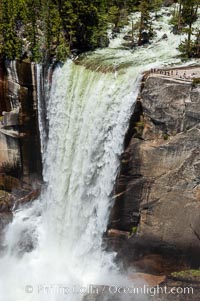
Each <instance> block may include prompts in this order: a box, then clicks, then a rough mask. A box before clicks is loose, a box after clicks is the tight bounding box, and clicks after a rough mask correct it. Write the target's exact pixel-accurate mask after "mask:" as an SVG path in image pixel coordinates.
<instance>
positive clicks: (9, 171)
mask: <svg viewBox="0 0 200 301" xmlns="http://www.w3.org/2000/svg"><path fill="white" fill-rule="evenodd" d="M37 120H38V119H37V83H36V66H35V65H34V64H31V63H27V62H21V61H11V62H8V61H0V190H1V192H0V212H1V215H0V219H3V214H5V216H7V214H8V213H9V214H11V211H12V208H13V206H14V204H16V202H18V204H19V203H24V202H25V201H30V200H32V199H33V197H37V196H38V193H36V192H35V191H37V190H38V189H39V188H40V185H41V184H40V183H41V181H42V175H41V173H42V168H41V153H40V137H39V130H38V121H37ZM24 189H26V193H25V195H26V196H24V199H21V200H20V198H22V196H21V192H22V191H24ZM3 194H4V196H3ZM0 222H1V221H0ZM0 231H1V229H0Z"/></svg>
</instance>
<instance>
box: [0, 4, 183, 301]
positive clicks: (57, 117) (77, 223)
mask: <svg viewBox="0 0 200 301" xmlns="http://www.w3.org/2000/svg"><path fill="white" fill-rule="evenodd" d="M169 18H170V17H169V16H168V9H163V10H162V17H161V18H160V20H159V21H158V22H156V23H155V22H154V23H155V24H156V25H155V24H154V27H155V29H154V30H155V31H157V36H156V38H155V39H154V41H153V43H151V44H150V45H148V46H143V47H141V48H139V49H135V50H128V49H123V48H122V47H121V43H122V36H123V35H124V34H125V31H128V30H130V28H129V27H128V26H127V28H125V30H124V33H123V35H122V34H121V35H119V37H117V38H116V39H114V40H112V41H111V43H110V47H109V48H107V49H103V50H97V51H96V52H94V53H93V54H89V55H88V56H87V57H84V58H83V59H82V60H81V62H80V64H75V63H73V62H72V61H67V62H66V63H65V64H64V66H63V67H58V68H57V69H56V70H55V71H54V74H53V80H52V86H51V91H50V96H49V99H48V100H47V104H46V107H47V118H48V124H49V133H48V139H47V144H46V145H45V146H44V149H43V176H44V181H45V187H44V189H43V191H42V194H41V196H40V199H38V200H37V201H35V202H34V204H33V205H32V206H31V207H26V208H23V209H21V210H18V211H17V212H16V213H15V214H14V219H13V222H12V223H11V224H10V225H9V227H8V229H7V231H6V234H5V243H4V245H5V248H6V252H5V255H4V256H3V258H1V260H0V266H1V270H3V271H4V272H3V274H1V276H0V278H1V279H0V280H1V282H0V299H1V300H3V301H29V300H31V301H32V300H34V301H47V300H48V301H49V300H52V301H63V300H70V301H79V300H81V299H82V297H83V294H81V293H77V292H76V293H74V292H73V291H72V288H73V287H76V288H77V289H78V288H81V287H82V286H87V285H88V284H103V285H104V284H105V285H114V284H120V285H125V284H126V279H125V277H123V275H120V272H119V271H118V268H117V266H116V265H115V263H114V258H115V254H113V253H107V252H105V251H104V250H103V249H102V236H103V233H104V232H105V231H106V227H107V222H108V217H109V212H110V208H111V206H112V205H113V200H112V197H111V193H112V190H113V186H114V182H115V178H116V175H117V170H118V166H119V156H120V154H121V153H122V151H123V140H124V136H125V132H126V129H127V126H128V122H129V118H130V116H131V112H132V109H133V106H134V102H135V100H136V98H137V95H138V93H139V88H140V80H141V77H142V72H143V71H145V70H148V69H150V68H154V67H159V66H166V65H169V64H178V63H180V59H179V58H178V50H177V46H178V45H179V43H180V39H181V37H180V36H175V35H173V34H172V33H171V27H170V25H169V24H168V21H169ZM130 26H131V22H130ZM164 34H167V36H168V38H167V39H161V38H162V36H163V35H164ZM85 66H87V68H85ZM38 70H40V68H39V67H38ZM106 71H107V72H106ZM38 72H39V71H38ZM38 78H39V77H38ZM38 101H39V110H41V109H42V106H41V104H40V102H41V101H42V100H41V99H40V98H38ZM40 114H41V112H40ZM40 132H41V136H42V137H41V140H42V142H43V144H45V143H44V139H43V138H44V137H43V135H44V130H43V129H42V124H40ZM29 248H30V250H29ZM32 248H33V250H32ZM27 250H29V252H27ZM58 287H61V288H62V287H68V288H69V291H70V293H67V294H64V291H63V290H62V289H61V290H59V289H58Z"/></svg>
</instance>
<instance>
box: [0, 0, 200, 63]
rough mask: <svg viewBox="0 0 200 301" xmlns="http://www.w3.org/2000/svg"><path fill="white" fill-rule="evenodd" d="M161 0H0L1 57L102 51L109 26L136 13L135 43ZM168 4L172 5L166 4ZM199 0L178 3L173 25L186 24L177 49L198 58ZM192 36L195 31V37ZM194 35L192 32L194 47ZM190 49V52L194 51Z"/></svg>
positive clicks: (147, 30)
mask: <svg viewBox="0 0 200 301" xmlns="http://www.w3.org/2000/svg"><path fill="white" fill-rule="evenodd" d="M164 2H165V1H164V0H151V1H147V0H125V1H124V0H110V1H106V0H95V1H94V0H71V1H70V0H2V1H1V3H0V57H1V58H8V59H14V58H19V59H29V60H32V61H46V60H51V59H53V58H56V59H57V60H59V61H62V60H65V58H66V57H67V56H68V55H70V54H71V53H74V52H75V53H80V52H84V51H89V50H94V49H95V48H97V47H106V46H107V45H108V43H109V41H108V37H107V29H108V24H112V30H113V33H116V32H119V30H120V28H121V27H122V26H123V25H124V24H125V23H126V22H127V17H128V14H129V13H130V12H132V11H135V10H139V11H140V12H141V18H140V22H139V23H138V25H137V29H133V30H137V32H139V34H138V38H137V42H136V44H137V45H142V43H143V39H145V34H147V35H148V36H150V35H151V34H152V28H151V12H152V11H154V12H155V13H157V12H158V10H159V8H160V6H161V5H162V4H163V3H164ZM170 2H171V3H173V2H177V1H173V0H172V1H170ZM198 3H199V0H192V1H191V0H179V10H178V12H175V13H174V16H173V20H172V22H173V23H174V26H175V27H177V28H178V32H180V28H181V29H182V28H183V27H185V26H189V29H187V31H188V39H187V42H185V44H184V43H183V44H182V45H181V47H180V48H181V50H182V51H183V52H186V53H187V55H188V56H191V55H193V54H194V55H199V52H200V51H199V48H200V47H197V48H198V49H197V50H196V44H195V43H196V42H193V41H192V39H191V36H192V34H194V29H193V28H192V25H193V23H194V21H195V20H196V18H197V9H198ZM195 34H196V33H195ZM198 43H199V32H198V33H197V44H198ZM194 48H195V50H194Z"/></svg>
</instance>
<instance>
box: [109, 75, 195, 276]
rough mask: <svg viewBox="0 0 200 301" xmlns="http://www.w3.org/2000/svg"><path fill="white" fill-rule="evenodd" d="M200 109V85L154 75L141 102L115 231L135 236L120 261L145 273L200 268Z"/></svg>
mask: <svg viewBox="0 0 200 301" xmlns="http://www.w3.org/2000/svg"><path fill="white" fill-rule="evenodd" d="M199 109H200V86H199V85H197V86H194V85H193V84H192V83H191V82H181V81H178V80H173V79H170V78H168V79H167V78H164V77H161V76H160V77H159V76H155V75H150V76H148V78H147V79H146V82H145V83H144V85H143V88H142V91H141V95H140V97H139V98H138V100H137V103H136V106H135V110H134V113H133V115H132V118H131V121H130V127H129V130H128V132H127V135H126V138H125V151H124V153H123V154H122V156H121V168H120V173H119V176H118V178H117V181H116V187H115V194H116V198H115V204H114V207H113V210H112V213H111V217H110V224H109V229H117V230H120V231H130V233H131V237H130V238H129V239H127V240H126V242H125V243H123V244H122V245H121V250H120V252H119V254H120V256H121V258H125V259H126V260H125V261H126V263H127V264H130V262H134V265H135V266H136V267H138V268H139V269H140V270H142V271H143V270H147V271H151V272H159V273H161V272H162V271H163V270H165V271H166V270H167V269H168V268H169V269H171V268H172V270H173V268H174V270H176V266H177V265H190V266H191V265H195V266H199V264H200V259H199V251H200V149H199V144H200V111H199ZM167 261H168V264H167ZM166 265H170V266H171V267H169V266H166Z"/></svg>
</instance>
